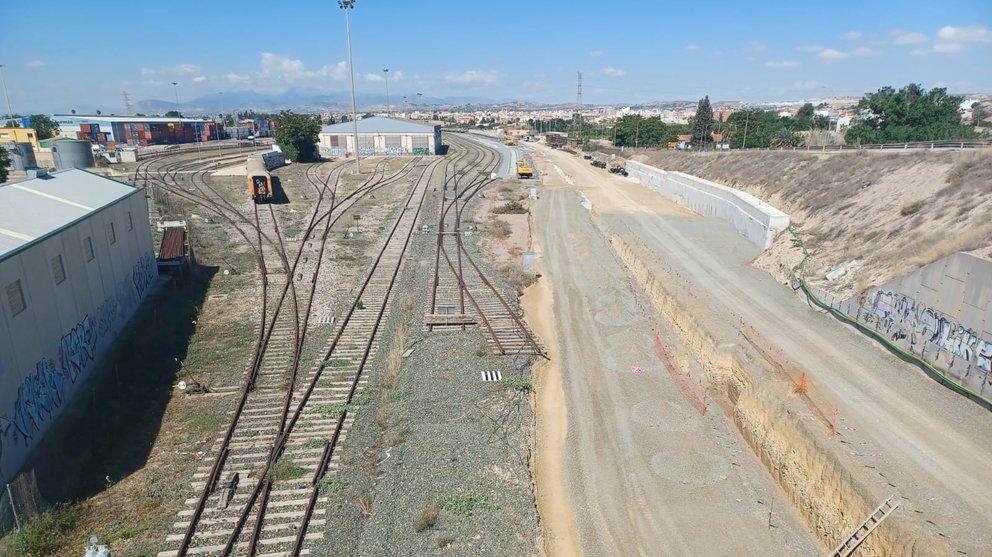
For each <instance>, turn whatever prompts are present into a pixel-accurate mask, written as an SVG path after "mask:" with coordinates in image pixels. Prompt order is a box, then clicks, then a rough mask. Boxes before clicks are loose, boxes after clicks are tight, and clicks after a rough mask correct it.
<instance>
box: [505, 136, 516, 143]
mask: <svg viewBox="0 0 992 557" xmlns="http://www.w3.org/2000/svg"><path fill="white" fill-rule="evenodd" d="M514 143H515V141H514V140H513V136H512V135H508V136H506V144H507V145H513V144H514Z"/></svg>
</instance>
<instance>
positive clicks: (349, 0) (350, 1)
mask: <svg viewBox="0 0 992 557" xmlns="http://www.w3.org/2000/svg"><path fill="white" fill-rule="evenodd" d="M338 6H340V8H341V9H342V10H344V28H345V32H346V33H347V35H348V73H349V74H350V75H351V121H352V125H353V126H354V130H355V174H361V173H362V163H361V158H362V157H361V155H359V153H358V151H359V148H358V106H357V105H356V104H355V65H354V64H353V63H352V61H351V17H350V16H349V15H348V14H349V11H350V10H351V9H352V8H354V7H355V0H338Z"/></svg>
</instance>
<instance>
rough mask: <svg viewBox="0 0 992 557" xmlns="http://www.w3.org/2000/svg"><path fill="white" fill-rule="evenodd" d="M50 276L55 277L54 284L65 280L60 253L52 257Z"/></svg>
mask: <svg viewBox="0 0 992 557" xmlns="http://www.w3.org/2000/svg"><path fill="white" fill-rule="evenodd" d="M52 278H54V279H55V284H62V283H63V282H65V265H62V256H61V255H56V256H55V257H53V258H52Z"/></svg>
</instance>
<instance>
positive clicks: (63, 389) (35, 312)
mask: <svg viewBox="0 0 992 557" xmlns="http://www.w3.org/2000/svg"><path fill="white" fill-rule="evenodd" d="M31 173H32V171H29V176H30V175H31ZM33 173H34V174H36V176H35V177H29V178H27V179H24V180H18V181H12V182H7V183H4V184H0V485H5V483H7V482H10V481H11V480H12V479H13V478H14V477H15V476H16V475H17V474H18V472H19V471H20V469H21V467H22V466H23V465H24V462H25V460H26V459H27V458H28V455H29V454H30V453H31V451H32V450H33V449H34V448H35V446H36V445H37V444H38V443H39V442H40V441H41V439H42V438H43V437H44V436H45V434H46V432H47V431H48V430H49V429H50V428H51V426H52V423H53V422H54V421H55V419H56V418H57V417H58V416H59V414H60V413H61V412H62V410H63V409H64V408H65V407H66V406H67V405H68V403H69V401H70V400H71V399H72V398H73V397H74V396H75V395H76V392H77V391H79V390H81V385H82V384H83V383H85V382H86V381H87V380H88V379H89V376H90V375H92V373H93V369H94V367H95V362H97V361H99V359H100V358H101V357H102V356H103V354H104V353H105V352H106V350H107V348H108V347H109V346H110V345H111V344H112V343H113V341H114V339H115V337H117V335H118V334H119V333H120V332H121V330H122V329H123V327H124V326H125V324H126V323H127V321H128V319H130V317H131V316H132V315H133V314H134V311H135V309H137V307H138V306H139V304H140V303H141V301H142V299H143V298H145V296H146V295H147V294H148V291H149V288H150V287H151V285H152V284H153V282H154V281H155V280H156V277H157V274H158V273H157V269H156V264H155V254H154V250H153V248H152V237H151V231H150V230H149V226H148V204H147V201H146V200H145V196H144V192H143V191H142V190H141V189H138V188H136V187H133V186H130V185H128V184H125V183H122V182H118V181H115V180H111V179H109V178H105V177H103V176H98V175H96V174H92V173H90V172H87V171H85V170H79V169H71V170H64V171H61V172H55V173H53V174H46V173H45V172H44V171H33Z"/></svg>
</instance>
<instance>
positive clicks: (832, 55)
mask: <svg viewBox="0 0 992 557" xmlns="http://www.w3.org/2000/svg"><path fill="white" fill-rule="evenodd" d="M816 57H817V58H819V59H820V60H840V59H842V58H847V53H846V52H841V51H839V50H834V49H832V48H824V49H823V50H821V51H820V52H818V53H817V55H816Z"/></svg>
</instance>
